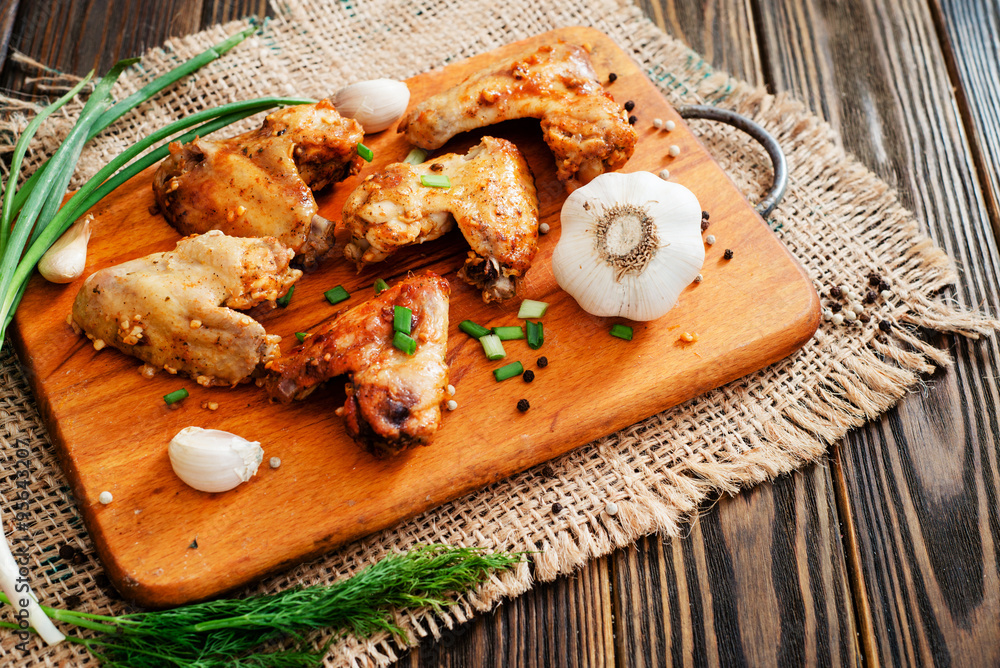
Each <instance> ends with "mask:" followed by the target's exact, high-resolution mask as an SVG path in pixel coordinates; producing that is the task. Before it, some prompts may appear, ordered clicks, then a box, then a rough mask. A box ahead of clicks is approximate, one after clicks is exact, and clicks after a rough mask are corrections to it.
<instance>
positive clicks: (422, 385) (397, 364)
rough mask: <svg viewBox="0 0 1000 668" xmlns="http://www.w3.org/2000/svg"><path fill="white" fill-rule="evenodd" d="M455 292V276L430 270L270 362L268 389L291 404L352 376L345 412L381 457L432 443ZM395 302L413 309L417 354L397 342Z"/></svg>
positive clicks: (442, 397) (352, 430)
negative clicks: (334, 380)
mask: <svg viewBox="0 0 1000 668" xmlns="http://www.w3.org/2000/svg"><path fill="white" fill-rule="evenodd" d="M449 292H450V288H449V286H448V281H446V280H445V279H443V278H441V277H440V276H438V275H437V274H434V273H431V272H425V273H423V274H421V275H418V276H411V277H409V278H406V279H405V280H403V281H400V282H399V283H397V284H396V285H394V286H393V287H391V288H389V289H388V290H385V291H384V292H382V294H380V295H379V296H378V297H375V298H374V299H372V300H370V301H368V302H365V303H364V304H360V305H359V306H355V307H354V308H352V309H350V310H349V311H346V312H344V313H341V314H340V315H338V316H337V317H336V318H334V319H333V320H331V321H330V322H328V323H326V324H325V325H324V326H323V327H322V328H321V329H319V330H318V331H316V332H314V333H312V334H310V335H309V336H308V337H307V338H306V339H305V341H304V342H303V343H302V345H300V346H298V347H296V348H295V349H294V350H292V352H291V353H290V354H289V355H286V356H284V357H282V358H280V359H278V360H275V361H273V362H271V363H270V364H268V369H269V371H270V373H269V374H268V378H267V383H266V384H267V390H268V393H269V394H270V395H271V397H272V398H274V399H277V400H279V401H281V402H283V403H288V402H290V401H292V400H293V399H302V398H304V397H306V396H308V395H309V394H310V393H311V392H312V391H313V390H315V389H316V387H318V386H319V385H320V383H322V382H324V381H326V380H327V379H329V378H332V377H334V376H340V375H343V374H348V376H349V382H348V384H347V402H346V404H345V405H344V407H343V409H340V410H338V413H342V414H343V417H344V423H345V426H346V428H347V433H348V434H350V436H351V438H353V439H354V440H355V441H356V442H357V443H359V444H360V445H361V446H362V447H364V448H365V449H366V450H368V451H369V452H371V453H372V454H374V455H376V456H385V455H391V454H395V453H397V452H400V451H402V450H404V449H405V448H407V447H409V446H410V445H414V444H421V445H426V444H427V443H428V442H429V441H430V439H431V437H432V436H433V435H434V432H435V431H437V428H438V425H439V424H440V422H441V404H442V403H443V402H444V401H446V400H447V397H446V394H445V388H446V387H447V386H448V364H447V362H446V361H445V353H446V352H447V348H448V295H449ZM396 306H400V307H404V308H408V309H410V310H411V312H412V317H411V319H410V323H411V330H410V336H411V337H412V338H413V339H415V340H416V342H417V346H416V351H415V352H414V353H413V354H412V355H408V354H407V353H405V352H403V351H402V350H399V349H397V348H396V347H394V346H393V336H394V330H393V318H394V311H395V308H394V307H396Z"/></svg>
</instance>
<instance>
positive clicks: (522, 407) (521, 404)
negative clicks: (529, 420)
mask: <svg viewBox="0 0 1000 668" xmlns="http://www.w3.org/2000/svg"><path fill="white" fill-rule="evenodd" d="M529 408H531V404H529V403H528V400H527V399H521V400H520V401H518V402H517V410H519V411H521V412H522V413H526V412H527V411H528V409H529Z"/></svg>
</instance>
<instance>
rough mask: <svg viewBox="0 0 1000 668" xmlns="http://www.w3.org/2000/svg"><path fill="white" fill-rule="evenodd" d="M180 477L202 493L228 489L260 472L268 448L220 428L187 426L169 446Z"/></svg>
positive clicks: (175, 470)
mask: <svg viewBox="0 0 1000 668" xmlns="http://www.w3.org/2000/svg"><path fill="white" fill-rule="evenodd" d="M167 453H168V454H169V455H170V465H171V466H172V467H173V469H174V473H176V474H177V477H178V478H180V479H181V480H183V481H184V482H185V483H187V484H188V485H190V486H191V487H194V488H195V489H197V490H200V491H202V492H226V491H228V490H231V489H233V488H234V487H236V486H237V485H239V484H240V483H243V482H246V481H247V480H249V479H250V478H252V477H253V476H254V474H255V473H257V467H258V466H260V463H261V462H262V461H263V460H264V450H263V448H261V447H260V443H258V442H257V441H248V440H246V439H245V438H241V437H239V436H237V435H236V434H230V433H229V432H228V431H221V430H219V429H202V428H201V427H184V429H181V430H180V431H179V432H178V433H177V435H176V436H174V437H173V439H171V441H170V445H169V447H168V448H167Z"/></svg>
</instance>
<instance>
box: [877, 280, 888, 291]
mask: <svg viewBox="0 0 1000 668" xmlns="http://www.w3.org/2000/svg"><path fill="white" fill-rule="evenodd" d="M888 289H889V283H888V282H887V281H879V284H878V291H879V292H885V291H886V290H888Z"/></svg>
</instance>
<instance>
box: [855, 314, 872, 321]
mask: <svg viewBox="0 0 1000 668" xmlns="http://www.w3.org/2000/svg"><path fill="white" fill-rule="evenodd" d="M871 319H872V318H871V316H870V315H868V314H867V313H859V314H858V320H860V321H861V322H868V321H869V320H871Z"/></svg>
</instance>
